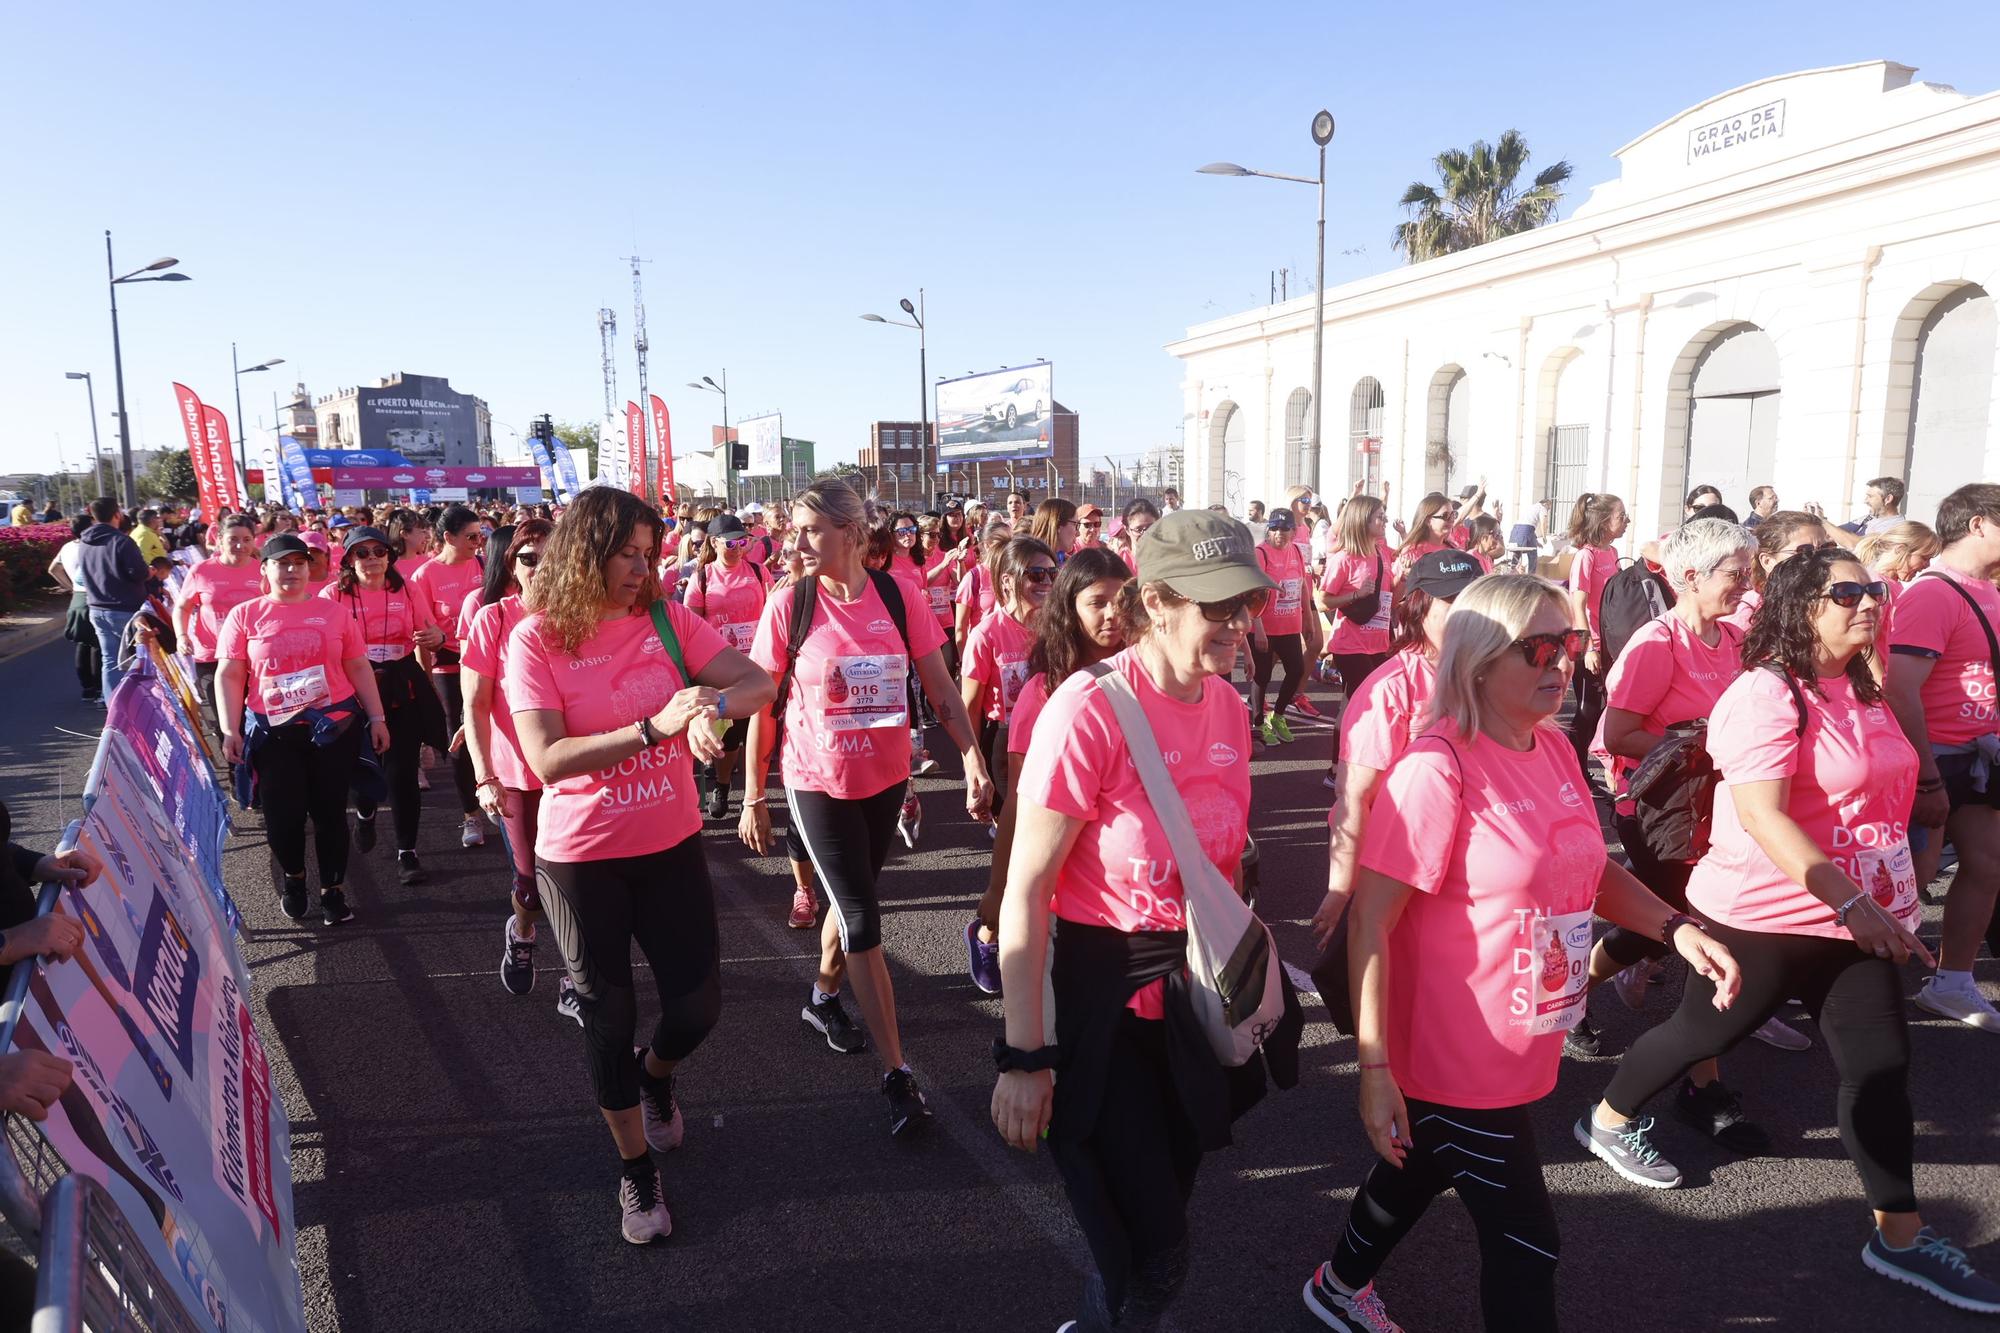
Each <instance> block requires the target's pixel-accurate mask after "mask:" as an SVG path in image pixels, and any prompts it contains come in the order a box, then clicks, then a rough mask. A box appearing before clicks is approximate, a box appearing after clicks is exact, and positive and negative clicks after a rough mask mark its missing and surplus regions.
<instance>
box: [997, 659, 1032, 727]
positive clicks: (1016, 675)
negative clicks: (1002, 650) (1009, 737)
mask: <svg viewBox="0 0 2000 1333" xmlns="http://www.w3.org/2000/svg"><path fill="white" fill-rule="evenodd" d="M1028 674H1029V673H1028V659H1027V658H1025V657H1003V658H1001V659H1000V715H1001V716H1002V717H1012V716H1014V701H1015V700H1016V699H1018V698H1020V697H1021V687H1022V686H1024V685H1026V684H1027V683H1028Z"/></svg>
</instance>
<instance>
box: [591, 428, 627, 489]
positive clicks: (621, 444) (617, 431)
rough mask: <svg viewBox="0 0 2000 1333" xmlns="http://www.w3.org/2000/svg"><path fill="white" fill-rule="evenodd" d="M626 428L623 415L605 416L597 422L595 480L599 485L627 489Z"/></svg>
mask: <svg viewBox="0 0 2000 1333" xmlns="http://www.w3.org/2000/svg"><path fill="white" fill-rule="evenodd" d="M626 430H627V427H626V424H625V419H624V418H623V417H606V418H604V420H603V421H602V422H600V423H599V424H598V427H597V477H596V482H597V484H598V485H599V486H616V487H618V488H619V489H620V490H626V489H629V486H628V481H629V473H628V471H627V465H626V458H627V448H626Z"/></svg>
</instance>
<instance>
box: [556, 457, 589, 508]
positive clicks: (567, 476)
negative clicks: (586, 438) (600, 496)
mask: <svg viewBox="0 0 2000 1333" xmlns="http://www.w3.org/2000/svg"><path fill="white" fill-rule="evenodd" d="M564 458H567V459H568V460H569V461H568V462H567V463H565V462H564V461H563V459H564ZM556 471H557V472H559V473H561V474H562V477H563V485H564V486H565V487H566V488H567V492H568V496H569V498H570V499H572V500H574V499H575V498H576V493H577V491H579V490H581V489H582V488H583V487H585V486H588V485H589V484H590V483H589V482H588V481H586V480H584V478H586V477H588V476H589V475H590V450H588V449H578V448H575V447H573V446H572V447H571V448H567V449H562V450H558V451H557V453H556Z"/></svg>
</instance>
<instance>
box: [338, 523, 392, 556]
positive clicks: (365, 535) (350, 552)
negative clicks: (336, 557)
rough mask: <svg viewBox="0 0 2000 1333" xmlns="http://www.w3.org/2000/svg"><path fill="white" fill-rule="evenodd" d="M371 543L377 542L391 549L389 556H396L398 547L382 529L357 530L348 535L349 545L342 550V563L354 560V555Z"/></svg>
mask: <svg viewBox="0 0 2000 1333" xmlns="http://www.w3.org/2000/svg"><path fill="white" fill-rule="evenodd" d="M369 542H377V543H379V544H381V545H383V546H386V547H388V548H389V554H390V555H391V556H394V555H395V554H396V547H395V545H394V544H393V543H391V542H390V540H389V534H388V533H386V532H384V531H382V529H380V528H356V529H354V531H352V532H350V533H348V534H347V545H346V546H344V547H342V548H341V552H340V562H341V563H342V564H346V563H347V562H348V561H349V560H352V559H353V558H354V553H355V552H356V551H358V550H360V549H361V548H362V547H364V546H366V545H367V544H368V543H369Z"/></svg>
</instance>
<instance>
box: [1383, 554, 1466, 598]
mask: <svg viewBox="0 0 2000 1333" xmlns="http://www.w3.org/2000/svg"><path fill="white" fill-rule="evenodd" d="M1485 572H1486V567H1485V566H1484V565H1482V564H1480V563H1479V561H1478V560H1476V559H1474V558H1473V557H1472V556H1470V555H1467V554H1466V553H1465V552H1464V551H1431V552H1428V553H1426V554H1425V555H1423V556H1421V557H1419V558H1418V560H1417V562H1416V563H1415V564H1413V565H1411V566H1410V572H1409V573H1408V574H1406V575H1404V576H1403V582H1404V583H1405V584H1406V585H1407V586H1409V587H1412V588H1417V589H1419V590H1421V591H1423V592H1426V593H1429V594H1430V595H1431V596H1432V597H1444V598H1452V597H1456V596H1458V595H1459V594H1460V593H1462V592H1464V591H1465V590H1466V589H1467V588H1469V587H1471V586H1472V581H1473V580H1474V579H1476V578H1478V577H1479V576H1480V575H1482V574H1484V573H1485Z"/></svg>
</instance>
